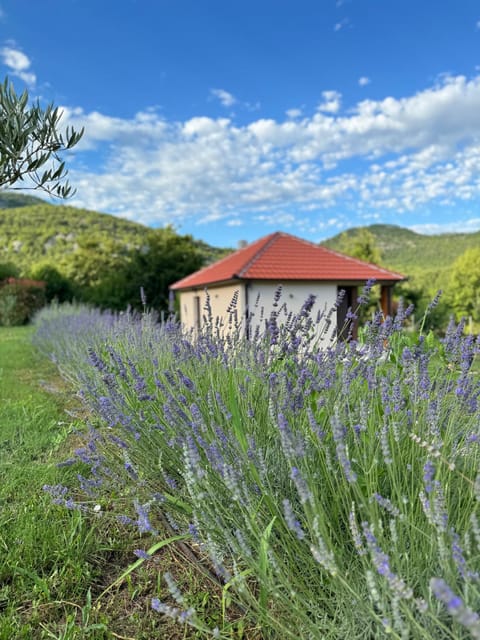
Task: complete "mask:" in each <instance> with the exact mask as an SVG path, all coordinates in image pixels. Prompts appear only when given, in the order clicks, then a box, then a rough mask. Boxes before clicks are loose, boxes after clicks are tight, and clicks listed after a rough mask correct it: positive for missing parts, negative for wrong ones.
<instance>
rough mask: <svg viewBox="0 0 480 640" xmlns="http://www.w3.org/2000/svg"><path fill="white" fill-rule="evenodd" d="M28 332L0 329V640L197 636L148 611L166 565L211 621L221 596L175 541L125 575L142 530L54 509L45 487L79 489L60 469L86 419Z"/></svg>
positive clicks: (142, 540) (72, 475) (142, 542)
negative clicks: (57, 485) (130, 528)
mask: <svg viewBox="0 0 480 640" xmlns="http://www.w3.org/2000/svg"><path fill="white" fill-rule="evenodd" d="M32 331H33V330H32V329H31V328H29V327H22V328H0V425H1V427H0V640H14V639H25V640H27V639H28V640H31V639H32V638H35V639H36V638H39V639H43V638H57V639H63V640H76V639H84V638H92V639H94V640H103V639H110V638H112V639H114V638H134V639H135V640H150V639H151V638H152V637H167V638H172V639H175V638H194V637H197V635H196V631H195V630H190V629H187V630H186V629H185V628H183V627H180V628H179V626H178V625H174V624H173V622H172V621H170V620H168V619H166V620H162V619H160V618H159V617H158V616H157V615H154V614H153V612H152V611H151V609H150V600H151V597H152V595H154V594H155V593H158V588H157V583H158V580H159V576H160V575H161V573H162V572H163V571H167V570H168V571H170V572H171V573H172V574H174V575H175V576H176V578H177V580H178V581H179V583H180V584H182V587H184V588H187V589H188V590H189V591H190V592H191V593H192V594H193V595H192V597H193V598H194V599H195V601H196V605H197V606H198V607H199V608H200V609H201V610H203V611H204V612H205V615H206V616H207V617H208V616H213V618H212V620H213V622H215V620H214V618H215V615H216V612H217V611H218V610H219V609H220V600H221V593H219V592H218V590H217V592H215V590H214V589H212V587H211V584H210V583H209V582H208V581H206V579H205V578H204V577H203V576H202V574H200V573H199V572H198V571H197V572H196V571H195V570H194V569H192V567H191V566H190V565H187V564H186V562H185V560H184V558H183V556H182V554H181V551H180V550H179V549H178V548H177V547H174V546H173V545H170V546H167V547H165V548H163V549H162V550H161V551H160V552H158V553H156V554H155V557H154V558H152V560H149V561H148V562H144V563H139V564H140V566H139V567H137V568H135V570H130V571H128V570H127V569H128V567H131V565H132V563H133V562H134V561H135V556H134V555H133V549H135V548H136V547H141V548H147V547H148V546H149V545H150V542H151V541H149V537H148V536H143V537H141V536H139V534H138V533H134V532H132V531H131V530H127V529H126V528H125V527H122V526H121V525H120V524H118V523H117V522H116V521H115V520H114V518H113V517H109V516H108V514H107V513H100V514H97V513H95V512H94V511H93V509H92V510H91V513H82V512H80V511H78V510H66V509H64V508H63V507H59V506H57V505H55V504H53V503H52V500H51V497H50V496H49V495H47V494H46V493H45V491H44V490H43V486H44V485H46V484H48V485H56V484H58V483H62V484H64V485H67V486H72V487H74V486H76V484H77V480H76V473H77V472H78V468H77V469H76V470H73V469H72V468H70V467H58V466H57V465H58V463H59V462H61V461H63V460H64V459H65V458H67V457H68V456H69V455H70V454H71V453H72V450H73V449H75V448H76V447H77V446H78V443H79V435H78V431H79V430H80V431H82V430H83V431H84V430H85V420H84V419H85V416H81V413H80V416H81V417H80V418H78V417H75V416H77V415H79V410H80V406H79V404H78V401H77V400H76V398H75V397H74V396H73V395H72V392H71V391H70V390H69V389H68V388H67V387H66V385H65V383H64V382H63V381H62V380H61V379H60V378H59V376H58V374H57V372H56V369H55V367H54V366H53V365H52V364H51V363H50V362H49V361H48V360H47V359H46V358H43V357H41V356H39V355H38V354H37V353H36V352H35V351H34V349H33V347H32V344H31V336H32ZM72 416H74V417H72ZM91 506H92V507H93V504H92V505H91ZM165 537H166V536H165ZM119 577H120V578H121V579H119ZM112 585H113V586H112ZM109 587H111V588H109ZM102 593H103V595H102V596H101V597H100V598H99V596H100V595H101V594H102ZM237 627H238V624H237ZM232 637H233V636H232ZM237 637H240V636H237Z"/></svg>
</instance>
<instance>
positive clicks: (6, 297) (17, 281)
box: [0, 278, 45, 327]
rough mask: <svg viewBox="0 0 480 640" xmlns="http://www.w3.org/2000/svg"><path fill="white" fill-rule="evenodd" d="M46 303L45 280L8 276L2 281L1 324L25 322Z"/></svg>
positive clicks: (10, 324) (0, 293) (6, 325)
mask: <svg viewBox="0 0 480 640" xmlns="http://www.w3.org/2000/svg"><path fill="white" fill-rule="evenodd" d="M44 305H45V283H44V282H42V281H40V280H28V279H25V278H6V279H5V280H2V281H1V282H0V326H4V327H14V326H20V325H22V324H25V323H26V322H28V320H29V319H30V318H31V317H32V315H33V314H34V313H35V312H36V311H38V310H39V309H41V308H42V307H43V306H44Z"/></svg>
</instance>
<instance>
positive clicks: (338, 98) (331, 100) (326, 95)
mask: <svg viewBox="0 0 480 640" xmlns="http://www.w3.org/2000/svg"><path fill="white" fill-rule="evenodd" d="M322 98H323V101H322V102H321V103H320V104H319V105H318V107H317V109H318V110H319V111H326V112H327V113H337V111H339V110H340V106H341V104H342V94H341V93H338V91H322Z"/></svg>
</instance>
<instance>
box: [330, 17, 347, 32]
mask: <svg viewBox="0 0 480 640" xmlns="http://www.w3.org/2000/svg"><path fill="white" fill-rule="evenodd" d="M349 24H350V20H349V19H348V18H343V19H342V20H340V21H339V22H336V23H335V24H334V25H333V30H334V31H341V30H342V29H344V28H345V27H348V26H349Z"/></svg>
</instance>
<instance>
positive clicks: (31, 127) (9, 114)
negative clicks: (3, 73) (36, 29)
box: [0, 79, 83, 198]
mask: <svg viewBox="0 0 480 640" xmlns="http://www.w3.org/2000/svg"><path fill="white" fill-rule="evenodd" d="M61 118H62V114H61V112H60V111H59V109H58V107H54V106H53V105H52V104H49V105H48V106H47V107H46V108H45V109H43V108H42V107H41V106H40V103H39V102H38V101H37V102H36V103H34V104H33V105H30V104H29V97H28V93H27V91H24V92H23V93H22V94H21V95H17V93H16V92H15V89H14V88H13V85H12V84H11V82H10V81H9V80H8V79H6V80H5V81H4V83H3V84H2V85H0V187H2V186H5V187H13V186H14V185H17V184H18V183H23V182H24V181H25V180H26V179H28V184H32V185H33V187H31V188H34V189H42V190H43V191H46V192H47V193H49V194H51V195H55V196H58V197H60V198H67V197H68V196H70V195H72V194H73V190H72V188H71V187H70V185H69V184H68V182H66V181H65V177H66V175H67V171H66V169H65V163H64V162H63V161H62V159H61V155H60V154H61V153H62V152H63V151H66V150H67V149H71V148H72V147H74V146H75V145H76V144H77V143H78V142H79V141H80V138H81V137H82V135H83V129H82V130H81V131H79V132H77V131H75V130H74V129H72V128H69V127H67V129H66V131H65V133H64V134H62V133H61V132H60V130H59V128H60V120H61ZM47 167H48V168H47ZM22 186H26V185H23V184H22Z"/></svg>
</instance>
